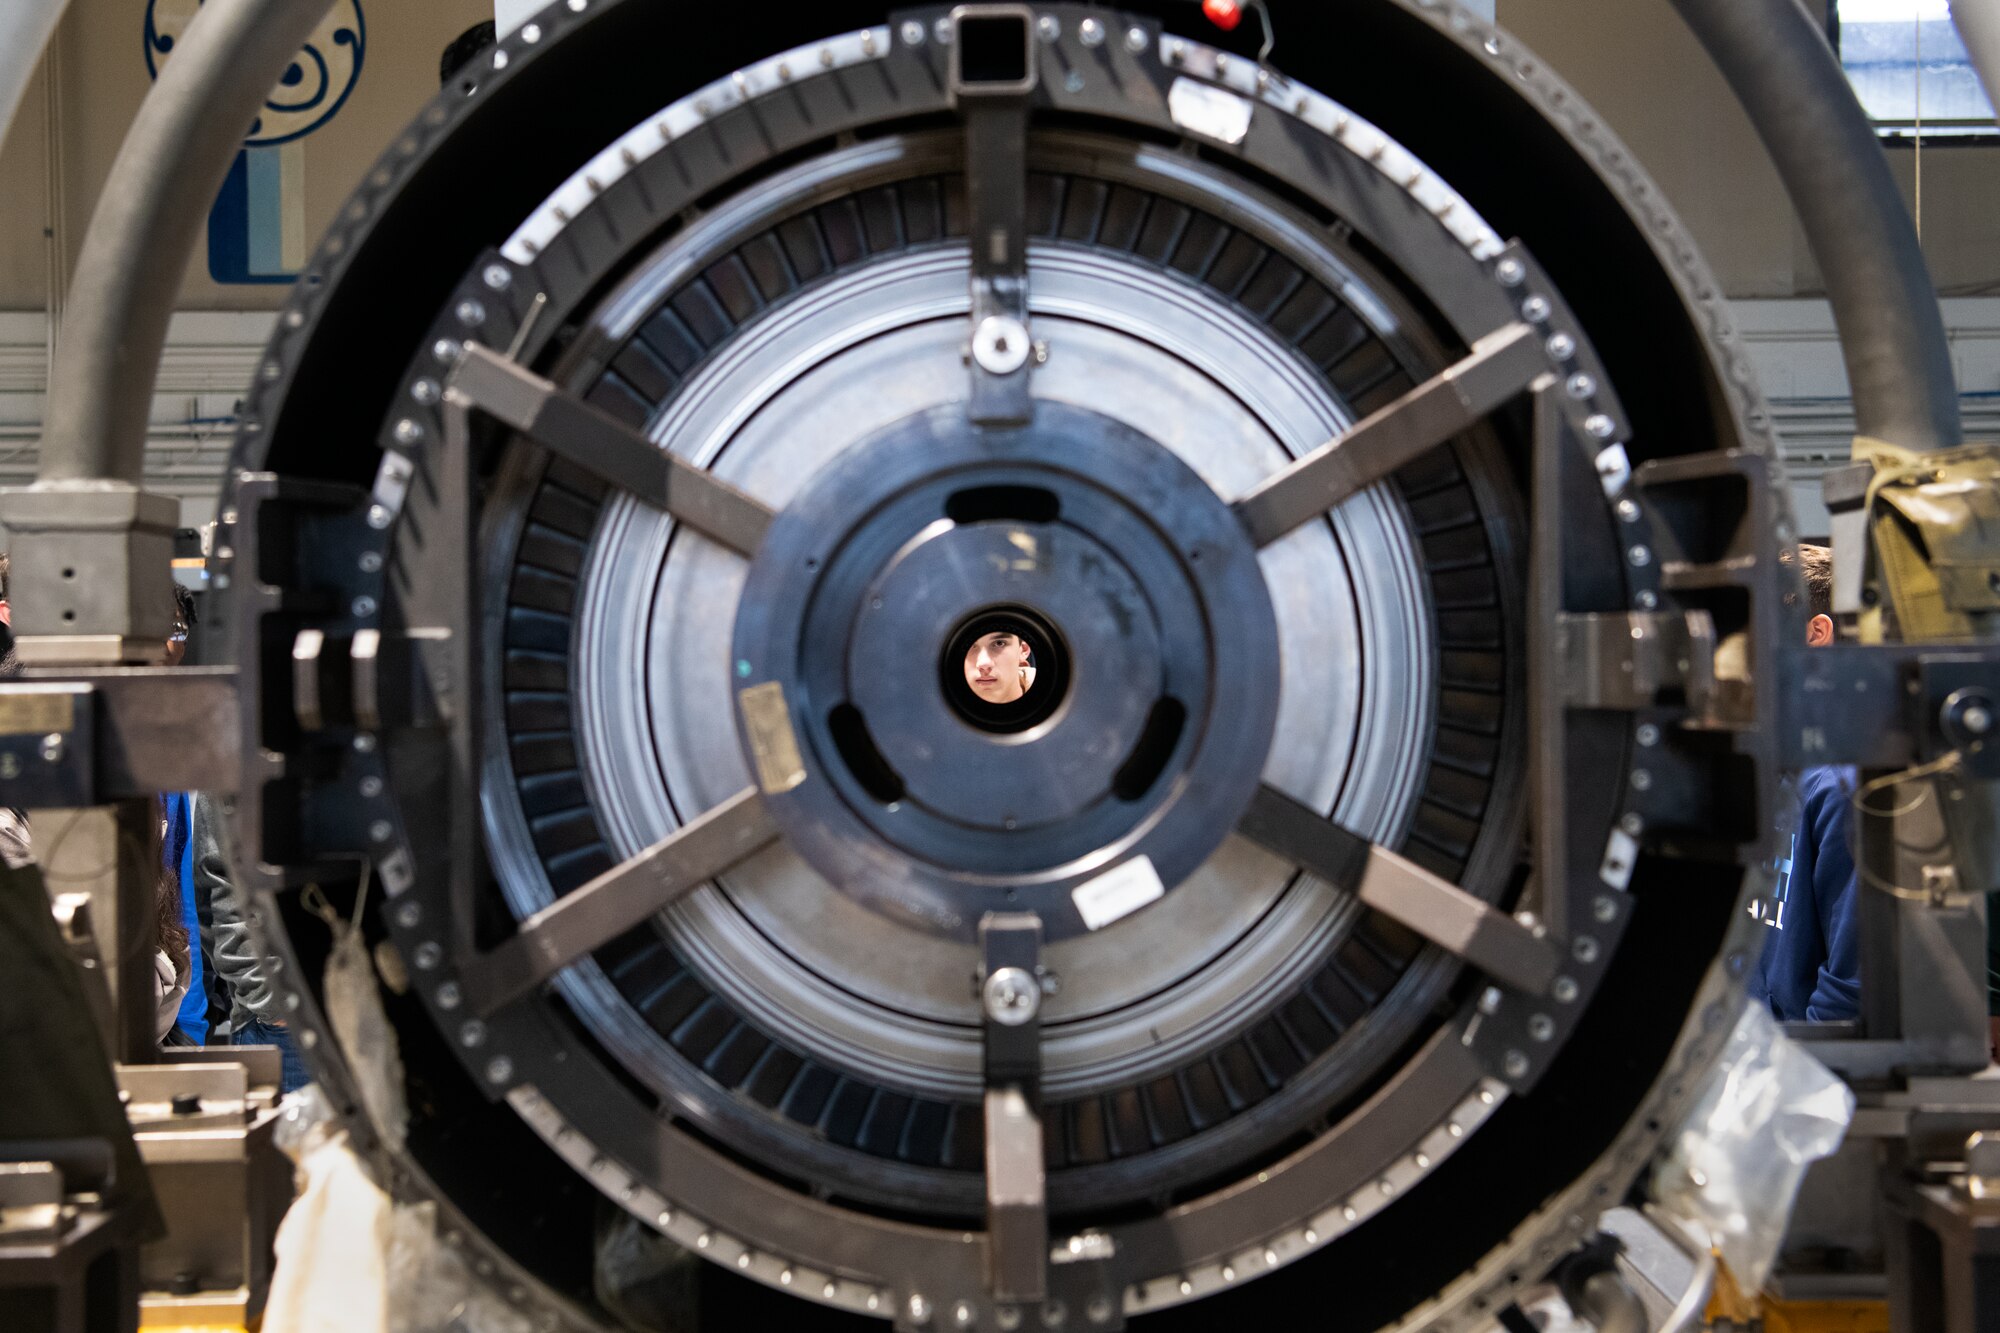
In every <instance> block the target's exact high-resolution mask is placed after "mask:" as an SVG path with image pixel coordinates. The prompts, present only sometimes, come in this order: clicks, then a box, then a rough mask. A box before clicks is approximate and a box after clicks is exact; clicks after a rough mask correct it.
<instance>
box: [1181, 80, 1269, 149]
mask: <svg viewBox="0 0 2000 1333" xmlns="http://www.w3.org/2000/svg"><path fill="white" fill-rule="evenodd" d="M1251 110H1252V108H1251V105H1250V103H1249V102H1247V101H1245V100H1244V99H1242V98H1241V97H1238V96H1237V95H1236V94H1235V93H1231V92H1225V91H1223V90H1222V89H1220V88H1216V87H1212V86H1211V85H1209V84H1206V83H1196V82H1195V81H1194V80H1193V79H1175V80H1174V85H1173V87H1171V88H1169V89H1167V112H1168V114H1170V115H1171V116H1173V118H1174V124H1176V125H1178V126H1180V127H1181V128H1182V129H1184V130H1186V131H1188V132H1189V133H1190V134H1199V135H1201V136H1203V137H1204V138H1209V139H1214V140H1215V141H1216V142H1217V143H1228V144H1238V143H1242V142H1243V136H1244V135H1246V134H1248V133H1249V132H1250V112H1251Z"/></svg>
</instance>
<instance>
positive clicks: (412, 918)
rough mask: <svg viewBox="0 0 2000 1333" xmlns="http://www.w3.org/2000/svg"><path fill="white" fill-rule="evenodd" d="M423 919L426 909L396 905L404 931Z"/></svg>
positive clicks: (398, 919) (410, 904)
mask: <svg viewBox="0 0 2000 1333" xmlns="http://www.w3.org/2000/svg"><path fill="white" fill-rule="evenodd" d="M363 786H364V788H365V786H366V781H365V780H364V782H363ZM378 789H379V783H378ZM423 919H424V909H423V908H421V907H419V906H417V904H416V903H414V902H406V903H398V904H396V924H397V925H399V926H401V927H402V928H403V929H404V930H415V929H416V926H417V922H419V921H421V920H423Z"/></svg>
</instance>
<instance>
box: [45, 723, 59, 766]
mask: <svg viewBox="0 0 2000 1333" xmlns="http://www.w3.org/2000/svg"><path fill="white" fill-rule="evenodd" d="M62 757H63V738H62V733H61V732H60V731H52V732H50V733H49V734H48V735H46V736H44V737H42V762H43V763H45V764H59V763H61V762H62Z"/></svg>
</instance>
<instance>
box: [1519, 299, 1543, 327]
mask: <svg viewBox="0 0 2000 1333" xmlns="http://www.w3.org/2000/svg"><path fill="white" fill-rule="evenodd" d="M1548 317H1549V303H1548V300H1547V299H1546V298H1545V297H1540V296H1531V297H1529V298H1528V299H1527V300H1525V301H1523V302H1521V318H1522V319H1525V320H1527V321H1528V322H1529V323H1530V324H1539V323H1541V322H1542V321H1543V320H1545V319H1547V318H1548Z"/></svg>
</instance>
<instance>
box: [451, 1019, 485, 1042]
mask: <svg viewBox="0 0 2000 1333" xmlns="http://www.w3.org/2000/svg"><path fill="white" fill-rule="evenodd" d="M485 1040H486V1025H485V1024H484V1023H482V1022H480V1021H479V1020H478V1019H476V1018H468V1019H466V1020H465V1023H464V1024H463V1026H461V1027H460V1028H459V1029H458V1042H459V1045H461V1046H467V1047H471V1046H477V1045H479V1044H480V1043H482V1042H484V1041H485Z"/></svg>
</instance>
